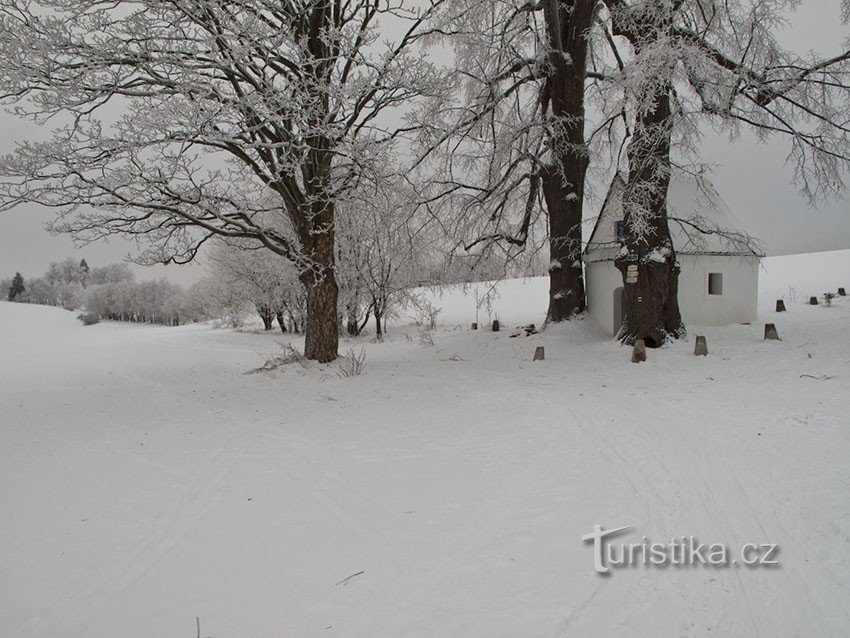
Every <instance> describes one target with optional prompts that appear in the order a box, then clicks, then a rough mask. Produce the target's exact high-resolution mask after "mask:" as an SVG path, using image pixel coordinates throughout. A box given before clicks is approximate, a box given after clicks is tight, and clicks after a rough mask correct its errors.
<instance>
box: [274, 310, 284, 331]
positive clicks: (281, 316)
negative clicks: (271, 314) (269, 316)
mask: <svg viewBox="0 0 850 638" xmlns="http://www.w3.org/2000/svg"><path fill="white" fill-rule="evenodd" d="M275 319H277V325H278V326H280V331H281V332H282V333H283V334H286V319H284V314H283V311H282V310H278V311H277V312H276V313H275Z"/></svg>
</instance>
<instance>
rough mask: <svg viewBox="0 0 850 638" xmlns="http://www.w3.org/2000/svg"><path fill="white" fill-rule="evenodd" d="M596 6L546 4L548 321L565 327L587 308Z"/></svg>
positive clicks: (580, 0)
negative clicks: (588, 94) (588, 91)
mask: <svg viewBox="0 0 850 638" xmlns="http://www.w3.org/2000/svg"><path fill="white" fill-rule="evenodd" d="M595 11H596V1H595V0H544V2H543V12H544V18H545V21H546V34H547V39H548V42H549V45H550V46H551V53H550V56H549V63H550V69H551V71H550V73H549V76H548V78H547V81H546V84H545V87H544V95H543V100H544V102H546V101H548V102H549V103H550V104H551V109H552V116H553V121H552V122H551V123H550V126H551V140H550V147H551V148H552V151H553V155H554V161H553V163H552V165H551V166H549V167H547V169H546V170H544V171H543V173H542V178H543V195H544V199H545V200H546V208H547V211H548V215H549V251H550V264H549V311H548V313H547V320H548V321H564V320H565V319H569V318H570V317H572V316H574V315H576V314H578V313H580V312H582V311H583V310H584V308H585V297H584V276H583V274H582V264H581V221H582V207H583V203H584V180H585V174H586V173H587V165H588V154H587V145H586V143H585V139H584V121H585V108H584V93H585V87H584V84H585V79H586V72H587V51H588V41H587V32H588V29H589V28H590V26H591V24H592V22H593V17H594V15H595Z"/></svg>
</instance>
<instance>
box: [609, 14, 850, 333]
mask: <svg viewBox="0 0 850 638" xmlns="http://www.w3.org/2000/svg"><path fill="white" fill-rule="evenodd" d="M604 1H605V5H606V7H607V9H608V15H607V22H606V24H607V25H610V36H609V42H610V44H611V51H612V55H613V57H614V59H615V61H616V63H615V65H614V66H613V68H611V69H609V74H608V80H609V81H610V86H611V88H610V91H611V92H612V93H611V94H617V95H618V96H619V97H618V99H613V100H611V103H610V104H609V108H610V111H611V113H613V114H617V113H623V114H625V113H628V115H627V116H625V115H624V117H623V119H624V120H625V122H626V126H627V133H626V135H627V136H628V138H629V139H628V150H627V158H628V184H627V186H626V190H625V192H624V195H623V208H624V216H625V226H624V245H623V248H622V250H621V252H620V254H619V256H618V258H617V260H616V262H615V263H616V265H617V267H618V268H619V269H620V270H621V271H622V272H623V273H624V274H625V272H626V271H627V269H628V268H629V266H636V267H637V281H636V282H633V283H632V282H627V283H626V284H625V306H626V319H625V323H624V325H623V329H622V331H621V335H620V336H621V338H623V339H624V340H626V341H628V342H631V341H633V340H634V339H637V338H640V339H644V340H645V341H646V343H647V345H660V344H661V343H663V342H664V341H665V340H667V339H668V338H670V337H671V336H672V337H676V336H678V335H681V334H682V333H683V332H684V327H683V325H682V319H681V316H680V313H679V307H678V301H677V290H678V266H677V263H676V254H675V251H674V248H673V244H672V241H671V238H670V230H669V226H668V219H669V216H668V210H667V192H668V187H669V184H670V175H671V170H672V168H673V165H674V161H675V160H677V159H678V160H681V159H683V158H687V157H688V156H691V157H693V156H694V155H695V154H696V153H697V144H696V141H697V140H696V138H697V136H698V127H699V125H700V124H701V123H703V122H710V123H713V124H714V125H716V126H719V127H721V128H724V129H725V130H727V131H729V132H730V133H732V134H734V133H735V132H736V131H737V130H738V129H739V128H740V127H742V126H743V127H748V128H752V129H754V130H755V131H757V132H758V133H759V134H760V135H761V136H762V137H763V138H767V137H770V136H782V137H784V138H785V139H786V140H787V141H788V142H789V144H790V151H789V154H788V162H789V163H790V164H791V166H792V167H793V170H794V176H795V181H796V182H797V184H798V185H799V186H800V188H801V191H802V192H803V193H804V194H805V195H806V196H807V197H809V198H811V199H813V200H814V199H817V198H819V197H823V196H829V195H830V194H835V193H836V192H838V191H839V190H840V189H841V188H843V176H844V175H845V174H846V170H847V167H848V160H850V137H848V133H850V127H849V126H848V124H847V115H846V114H847V112H848V109H850V82H848V72H850V64H848V60H850V51H843V52H839V54H838V55H835V56H831V57H827V58H824V59H819V58H816V57H814V56H813V55H812V56H808V57H805V56H799V55H796V54H794V53H792V52H790V51H787V50H785V49H783V48H782V47H781V46H780V44H779V43H778V41H777V39H776V30H777V27H778V26H779V25H781V24H783V23H784V22H785V21H786V20H787V19H789V16H790V15H791V13H790V12H791V10H792V9H794V8H795V7H796V5H797V4H798V3H797V2H794V1H793V0H788V1H779V0H771V1H764V0H756V1H752V2H745V1H742V0H736V1H730V0H659V1H655V0H653V1H651V2H649V1H644V0H604ZM836 8H837V7H836ZM844 15H845V17H846V16H847V15H850V5H848V4H847V3H846V2H845V3H844ZM609 95H610V94H609ZM674 151H675V153H674ZM676 154H678V157H677V156H676Z"/></svg>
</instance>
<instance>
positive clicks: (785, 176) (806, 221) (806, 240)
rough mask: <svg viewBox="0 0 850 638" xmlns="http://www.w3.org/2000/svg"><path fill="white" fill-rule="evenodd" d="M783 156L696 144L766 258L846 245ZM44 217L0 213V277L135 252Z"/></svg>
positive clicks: (827, 5) (829, 15)
mask: <svg viewBox="0 0 850 638" xmlns="http://www.w3.org/2000/svg"><path fill="white" fill-rule="evenodd" d="M839 5H840V2H839V0H805V1H804V2H803V3H802V6H801V8H800V9H799V10H798V12H797V13H796V14H795V15H794V16H793V20H792V25H791V28H789V29H786V31H785V32H784V33H783V41H784V43H785V44H786V46H789V47H791V48H793V49H795V50H797V51H800V52H804V51H808V50H815V51H817V52H819V53H821V54H824V55H829V54H834V53H836V52H838V51H839V50H840V49H841V48H842V46H843V45H844V44H845V42H846V38H847V36H848V33H850V29H848V27H847V26H846V25H844V24H842V23H841V21H840V19H839V13H840V11H839ZM38 133H39V131H38V130H37V129H35V128H34V127H32V126H31V125H23V124H22V123H21V122H20V121H19V120H17V119H15V118H12V117H11V116H7V115H0V136H2V138H0V152H4V153H5V152H8V151H9V150H11V148H13V141H14V140H15V139H21V138H23V137H27V136H37V135H38ZM785 154H786V147H785V145H784V144H783V142H782V140H781V139H779V138H777V139H775V140H774V141H772V142H770V143H768V144H760V143H758V142H757V140H755V138H754V136H752V135H751V134H747V133H745V134H744V135H742V136H741V137H740V139H738V140H737V141H736V142H735V143H730V142H729V140H728V139H726V138H725V137H723V136H719V135H716V134H713V133H711V132H709V133H708V134H707V135H706V137H705V140H704V146H703V159H704V160H705V161H706V162H708V163H709V164H714V165H716V169H715V172H714V174H713V176H712V180H713V182H714V184H715V186H716V187H717V190H718V191H719V192H720V194H721V196H722V197H723V198H724V199H725V200H726V202H727V203H728V204H729V206H730V208H731V209H732V211H733V212H734V213H735V215H736V217H737V219H738V220H739V221H740V223H741V226H742V227H743V229H744V230H746V231H748V232H749V233H750V234H752V235H753V236H755V237H758V238H759V239H761V240H762V241H763V243H764V245H765V246H766V248H767V252H768V254H771V255H778V254H788V253H800V252H813V251H819V250H838V249H842V248H850V199H846V198H845V199H844V200H842V201H838V202H830V203H827V204H822V205H820V206H819V207H818V208H817V209H814V208H811V207H810V206H809V204H808V203H807V202H806V201H805V200H804V199H803V198H802V197H800V196H799V194H798V193H797V191H796V189H795V188H794V187H793V186H792V185H791V184H790V182H791V171H790V170H789V169H787V168H785V166H784V161H785ZM598 206H599V203H598V202H595V203H593V204H591V205H590V207H591V209H593V208H595V207H598ZM594 212H595V211H594ZM52 214H53V213H52V212H51V211H46V210H41V209H39V208H37V207H21V208H19V209H16V210H14V211H11V212H8V213H0V277H9V276H11V275H12V274H13V273H14V272H15V271H20V272H22V273H23V274H24V276H28V277H31V276H39V275H41V274H42V273H43V272H44V271H45V270H46V269H47V266H48V264H49V262H51V261H57V260H60V259H63V258H65V257H67V256H73V257H75V258H76V257H85V258H86V261H87V262H88V263H89V264H90V265H91V266H98V265H103V264H106V263H110V262H115V261H121V260H122V259H123V258H124V257H125V256H126V255H127V254H128V253H130V252H133V251H134V249H135V246H134V244H133V243H131V242H129V241H122V240H120V239H117V238H115V239H112V240H111V241H110V242H109V243H97V244H91V245H89V246H86V247H84V248H81V249H77V248H75V247H74V245H73V241H72V239H71V238H70V237H68V236H52V235H50V234H48V233H47V232H46V231H45V230H44V228H43V226H44V223H45V222H46V221H47V220H48V219H50V218H51V216H52ZM134 269H135V270H136V274H137V276H138V277H139V278H141V279H148V278H157V277H168V278H169V279H172V280H174V281H177V282H179V283H182V284H188V283H191V282H192V281H195V280H197V279H198V278H199V277H200V276H201V275H202V274H203V269H202V268H201V267H199V266H197V265H191V266H167V267H165V266H157V267H153V268H141V267H134Z"/></svg>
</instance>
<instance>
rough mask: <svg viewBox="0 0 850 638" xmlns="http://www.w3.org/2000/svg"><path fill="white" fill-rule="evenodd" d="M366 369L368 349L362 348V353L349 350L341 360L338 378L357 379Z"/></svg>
mask: <svg viewBox="0 0 850 638" xmlns="http://www.w3.org/2000/svg"><path fill="white" fill-rule="evenodd" d="M365 369H366V348H360V352H357V351H355V350H354V348H349V349H348V352H346V353H345V356H343V357H340V358H339V372H337V376H338V377H339V378H340V379H347V378H348V377H356V376H359V375H360V374H362V373H363V371H364V370H365Z"/></svg>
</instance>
